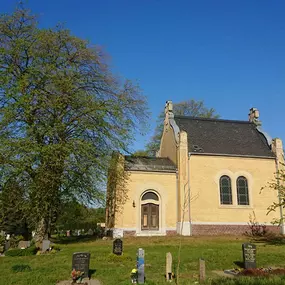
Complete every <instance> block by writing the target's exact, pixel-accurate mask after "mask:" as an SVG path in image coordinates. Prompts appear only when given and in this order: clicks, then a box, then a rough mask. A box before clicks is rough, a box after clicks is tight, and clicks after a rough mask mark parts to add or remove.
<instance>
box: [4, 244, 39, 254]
mask: <svg viewBox="0 0 285 285" xmlns="http://www.w3.org/2000/svg"><path fill="white" fill-rule="evenodd" d="M37 251H38V249H37V248H36V247H35V246H31V247H28V248H26V249H18V248H16V249H10V250H8V251H7V252H5V256H29V255H35V254H36V253H37Z"/></svg>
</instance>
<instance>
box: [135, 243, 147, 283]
mask: <svg viewBox="0 0 285 285" xmlns="http://www.w3.org/2000/svg"><path fill="white" fill-rule="evenodd" d="M137 270H138V284H144V279H145V275H144V250H143V249H142V248H139V249H138V252H137Z"/></svg>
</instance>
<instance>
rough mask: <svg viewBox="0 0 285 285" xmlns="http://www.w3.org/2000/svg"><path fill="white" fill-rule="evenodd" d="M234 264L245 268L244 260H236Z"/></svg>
mask: <svg viewBox="0 0 285 285" xmlns="http://www.w3.org/2000/svg"><path fill="white" fill-rule="evenodd" d="M234 264H235V265H236V266H238V267H240V268H244V262H243V261H239V260H238V261H234Z"/></svg>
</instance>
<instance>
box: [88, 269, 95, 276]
mask: <svg viewBox="0 0 285 285" xmlns="http://www.w3.org/2000/svg"><path fill="white" fill-rule="evenodd" d="M95 273H96V269H89V274H88V276H89V278H92V276H93V275H94V274H95Z"/></svg>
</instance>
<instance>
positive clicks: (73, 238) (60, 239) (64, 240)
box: [50, 235, 98, 244]
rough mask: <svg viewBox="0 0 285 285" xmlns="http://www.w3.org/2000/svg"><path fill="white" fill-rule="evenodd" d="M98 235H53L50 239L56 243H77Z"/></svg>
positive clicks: (94, 238) (92, 239) (93, 238)
mask: <svg viewBox="0 0 285 285" xmlns="http://www.w3.org/2000/svg"><path fill="white" fill-rule="evenodd" d="M97 239H98V237H96V236H88V235H85V236H83V235H82V236H70V237H53V238H51V239H50V240H51V241H52V242H54V243H56V244H71V243H79V242H86V241H95V240H97Z"/></svg>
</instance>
